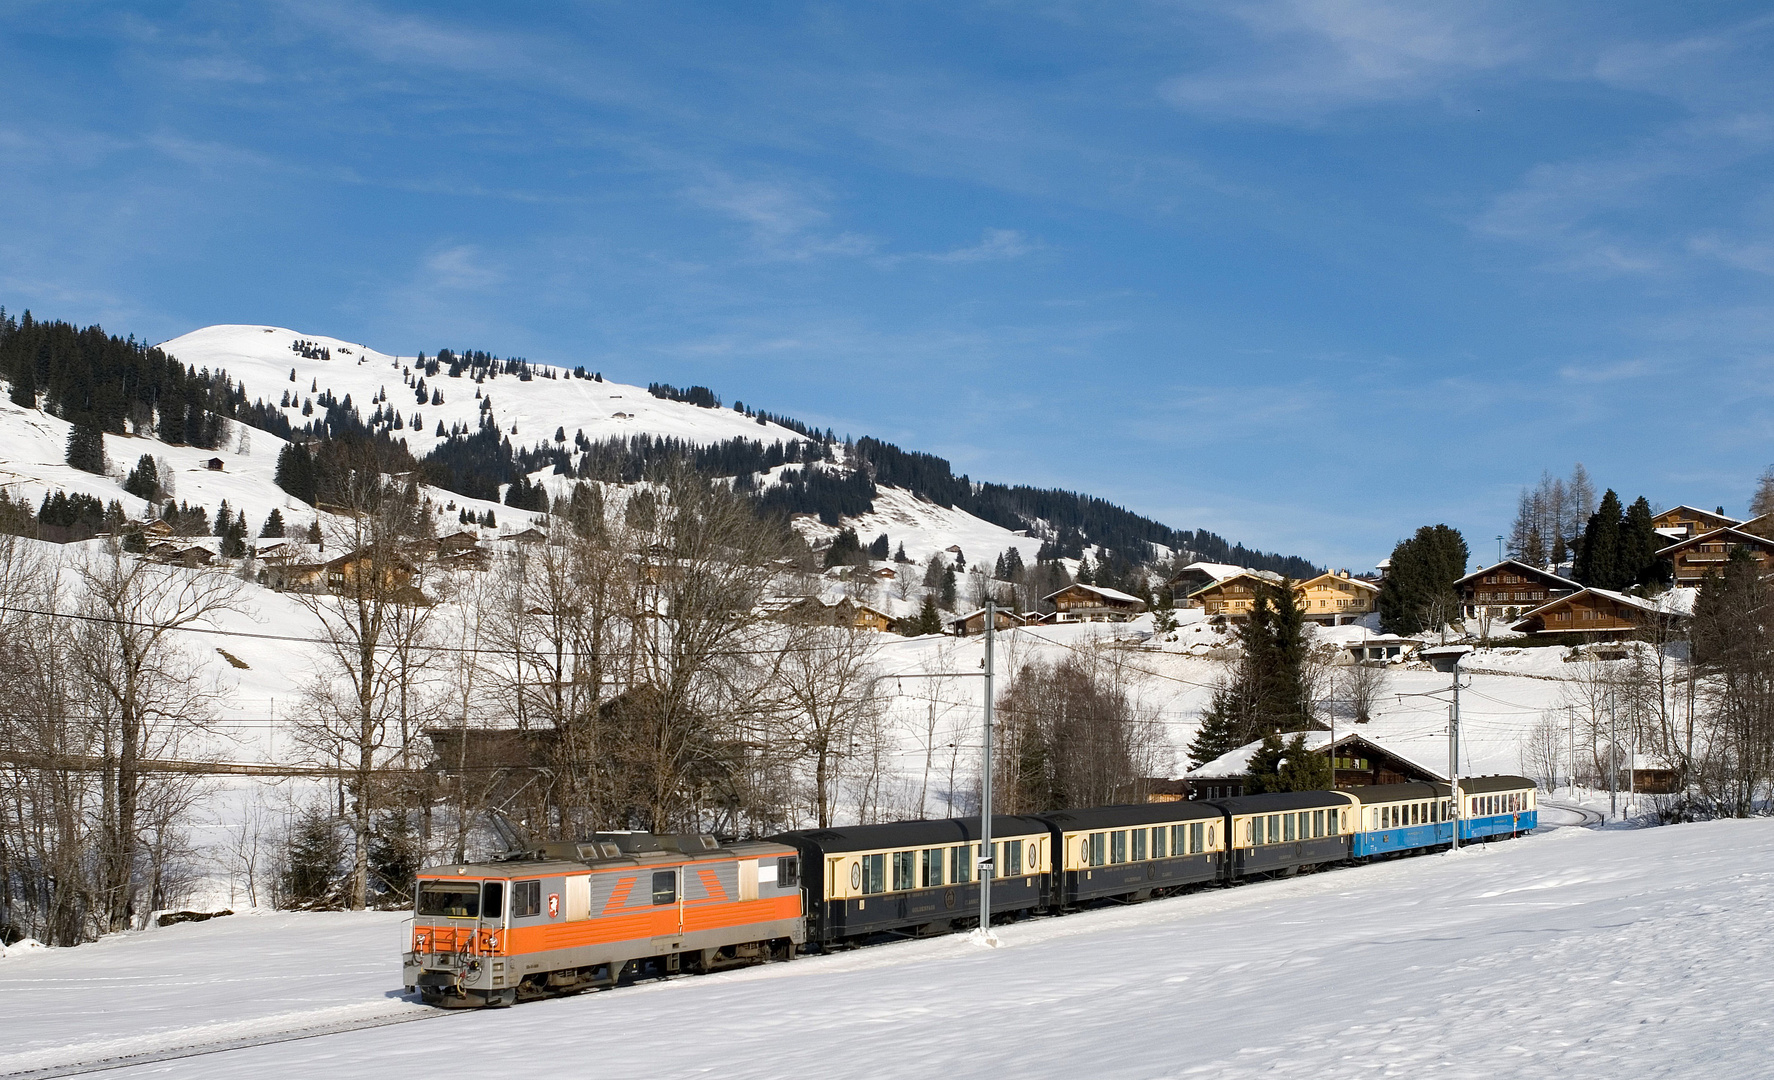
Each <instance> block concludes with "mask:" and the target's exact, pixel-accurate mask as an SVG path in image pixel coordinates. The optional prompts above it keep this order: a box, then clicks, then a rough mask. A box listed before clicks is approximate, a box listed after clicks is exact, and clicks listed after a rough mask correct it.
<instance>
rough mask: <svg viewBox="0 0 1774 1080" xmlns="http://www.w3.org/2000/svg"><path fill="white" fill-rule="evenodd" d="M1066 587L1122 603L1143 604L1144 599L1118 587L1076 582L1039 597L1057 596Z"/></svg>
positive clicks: (1051, 597)
mask: <svg viewBox="0 0 1774 1080" xmlns="http://www.w3.org/2000/svg"><path fill="white" fill-rule="evenodd" d="M1067 589H1084V590H1086V591H1088V592H1093V593H1095V594H1096V595H1098V596H1100V597H1102V598H1103V599H1104V600H1115V601H1118V602H1120V603H1124V604H1143V603H1145V601H1144V600H1141V599H1140V598H1139V597H1137V596H1129V595H1127V594H1126V593H1124V592H1122V591H1121V590H1119V589H1105V588H1102V587H1100V586H1097V585H1080V584H1077V583H1074V584H1071V585H1067V586H1066V588H1065V589H1060V590H1058V591H1057V592H1050V593H1048V594H1047V595H1046V596H1043V597H1042V598H1041V599H1043V600H1052V599H1053V598H1054V597H1056V596H1058V595H1059V594H1060V593H1063V592H1065V591H1066V590H1067Z"/></svg>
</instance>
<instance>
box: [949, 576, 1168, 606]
mask: <svg viewBox="0 0 1774 1080" xmlns="http://www.w3.org/2000/svg"><path fill="white" fill-rule="evenodd" d="M1072 589H1083V590H1084V591H1085V592H1091V593H1095V594H1096V595H1097V596H1100V597H1102V598H1103V599H1104V600H1113V601H1115V602H1117V603H1122V604H1143V603H1145V601H1144V600H1141V599H1140V598H1139V597H1137V596H1129V595H1127V594H1126V593H1124V592H1122V591H1121V590H1119V589H1104V588H1101V587H1099V586H1096V585H1081V584H1079V583H1077V582H1073V583H1072V584H1070V585H1067V586H1066V587H1065V588H1063V589H1060V590H1058V591H1057V592H1050V593H1048V594H1047V595H1046V596H1043V597H1042V598H1041V599H1042V600H1052V599H1053V598H1054V597H1056V596H1059V595H1060V594H1062V593H1066V592H1069V591H1071V590H1072ZM981 610H984V609H983V608H982V609H981Z"/></svg>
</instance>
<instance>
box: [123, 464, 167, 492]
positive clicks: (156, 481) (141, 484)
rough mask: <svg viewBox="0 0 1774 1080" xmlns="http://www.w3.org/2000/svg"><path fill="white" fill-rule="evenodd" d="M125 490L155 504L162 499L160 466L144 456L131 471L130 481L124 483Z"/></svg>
mask: <svg viewBox="0 0 1774 1080" xmlns="http://www.w3.org/2000/svg"><path fill="white" fill-rule="evenodd" d="M123 490H125V491H127V492H129V493H130V494H131V495H134V496H135V497H136V498H138V499H145V500H147V501H148V502H153V501H154V500H155V499H157V498H159V497H160V466H159V465H158V464H156V463H155V461H154V459H153V458H152V457H151V456H149V455H147V454H143V455H142V456H141V457H140V458H139V459H137V461H136V467H135V468H133V469H131V470H129V477H128V479H126V480H124V481H123Z"/></svg>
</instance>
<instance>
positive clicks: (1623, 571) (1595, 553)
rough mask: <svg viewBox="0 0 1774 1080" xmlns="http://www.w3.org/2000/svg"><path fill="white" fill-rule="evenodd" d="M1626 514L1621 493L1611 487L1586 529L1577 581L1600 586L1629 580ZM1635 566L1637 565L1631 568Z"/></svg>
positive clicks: (1617, 586)
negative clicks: (1623, 544) (1624, 534)
mask: <svg viewBox="0 0 1774 1080" xmlns="http://www.w3.org/2000/svg"><path fill="white" fill-rule="evenodd" d="M1624 517H1625V514H1624V512H1623V511H1622V509H1621V507H1620V496H1618V495H1616V494H1614V489H1613V488H1609V489H1608V490H1607V492H1606V493H1605V494H1603V495H1602V501H1601V505H1600V506H1597V507H1596V508H1595V513H1593V514H1591V515H1589V524H1588V526H1587V527H1586V528H1585V529H1584V530H1583V547H1582V548H1581V549H1580V550H1579V551H1578V552H1577V565H1576V568H1575V573H1576V575H1577V580H1578V581H1580V582H1582V583H1583V584H1585V585H1590V586H1593V587H1595V588H1598V589H1620V588H1624V587H1625V586H1626V585H1628V584H1629V583H1630V579H1629V577H1628V573H1629V571H1628V568H1627V567H1625V566H1624V565H1623V564H1622V551H1621V545H1620V533H1621V528H1622V526H1623V525H1624V524H1625V522H1624V520H1623V519H1624ZM1636 570H1637V568H1636V567H1634V568H1632V570H1631V572H1633V573H1636Z"/></svg>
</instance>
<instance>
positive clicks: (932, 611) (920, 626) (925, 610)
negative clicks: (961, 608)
mask: <svg viewBox="0 0 1774 1080" xmlns="http://www.w3.org/2000/svg"><path fill="white" fill-rule="evenodd" d="M905 632H906V635H907V636H908V637H916V636H918V635H919V634H940V633H942V615H941V613H940V612H938V611H937V610H936V602H935V601H934V600H932V599H930V597H929V596H925V597H924V603H923V604H922V605H921V606H920V607H919V608H918V615H917V618H914V619H907V620H906V630H905Z"/></svg>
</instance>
